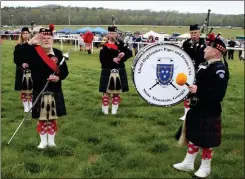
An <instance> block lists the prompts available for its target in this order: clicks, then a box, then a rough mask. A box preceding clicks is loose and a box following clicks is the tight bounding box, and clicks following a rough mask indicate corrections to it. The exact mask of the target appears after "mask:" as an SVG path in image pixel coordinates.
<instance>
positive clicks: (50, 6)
mask: <svg viewBox="0 0 245 179" xmlns="http://www.w3.org/2000/svg"><path fill="white" fill-rule="evenodd" d="M57 7H64V6H61V5H57V4H48V5H44V6H38V8H57Z"/></svg>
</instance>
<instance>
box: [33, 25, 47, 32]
mask: <svg viewBox="0 0 245 179" xmlns="http://www.w3.org/2000/svg"><path fill="white" fill-rule="evenodd" d="M41 28H44V27H42V26H37V27H34V28H33V30H32V32H39V30H40V29H41Z"/></svg>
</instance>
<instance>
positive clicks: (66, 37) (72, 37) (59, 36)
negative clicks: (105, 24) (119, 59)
mask: <svg viewBox="0 0 245 179" xmlns="http://www.w3.org/2000/svg"><path fill="white" fill-rule="evenodd" d="M2 35H5V36H10V35H18V36H19V34H1V36H2ZM79 37H80V36H79V34H74V35H63V34H56V35H54V40H60V48H61V50H63V41H66V40H71V41H73V40H74V41H75V42H74V51H77V49H79V44H78V41H79ZM95 42H98V43H102V42H105V41H93V43H95ZM93 43H92V52H93V48H94V47H93ZM158 43H159V44H160V43H171V44H175V45H178V46H182V44H183V41H162V42H158ZM128 44H137V48H138V51H139V50H140V45H145V44H150V43H147V42H128ZM226 49H227V50H242V51H243V53H244V48H236V47H234V48H233V47H226Z"/></svg>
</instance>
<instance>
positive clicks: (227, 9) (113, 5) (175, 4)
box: [1, 1, 244, 14]
mask: <svg viewBox="0 0 245 179" xmlns="http://www.w3.org/2000/svg"><path fill="white" fill-rule="evenodd" d="M47 4H58V5H63V6H68V5H69V4H70V5H71V6H72V7H89V8H91V7H103V8H109V9H135V10H136V9H137V10H144V9H150V10H154V11H166V10H176V11H179V12H191V13H207V12H208V9H211V13H215V14H244V1H2V2H1V7H4V6H12V7H18V6H28V7H36V6H41V5H47Z"/></svg>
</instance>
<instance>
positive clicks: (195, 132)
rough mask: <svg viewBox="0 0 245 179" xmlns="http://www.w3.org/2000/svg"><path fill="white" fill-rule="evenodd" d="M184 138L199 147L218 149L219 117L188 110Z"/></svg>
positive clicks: (219, 136)
mask: <svg viewBox="0 0 245 179" xmlns="http://www.w3.org/2000/svg"><path fill="white" fill-rule="evenodd" d="M186 138H187V140H189V141H191V142H192V143H194V144H195V145H197V146H199V147H203V148H211V147H218V146H219V145H220V144H221V116H220V115H217V116H210V115H206V114H205V113H203V114H202V113H200V112H197V111H194V110H192V109H190V110H189V111H188V113H187V116H186Z"/></svg>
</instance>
